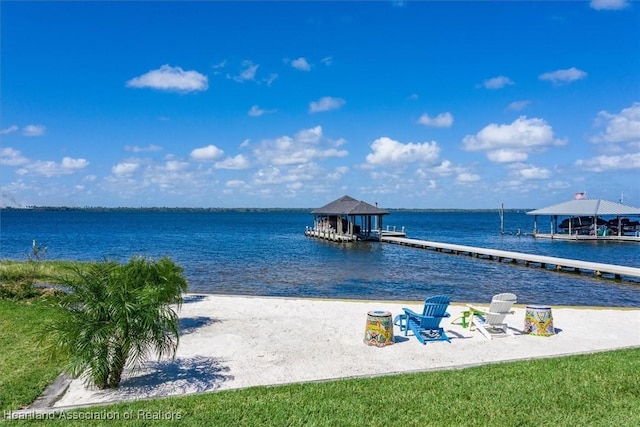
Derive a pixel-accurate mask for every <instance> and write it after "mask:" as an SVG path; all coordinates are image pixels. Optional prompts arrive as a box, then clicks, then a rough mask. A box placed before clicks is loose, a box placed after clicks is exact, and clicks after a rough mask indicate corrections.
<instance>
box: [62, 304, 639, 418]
mask: <svg viewBox="0 0 640 427" xmlns="http://www.w3.org/2000/svg"><path fill="white" fill-rule="evenodd" d="M480 305H482V304H480ZM485 306H486V304H485ZM402 307H409V308H411V309H413V310H416V311H421V309H422V303H421V302H405V303H401V302H389V301H344V300H311V299H297V298H269V297H246V296H219V295H193V294H190V295H188V296H187V297H186V298H185V303H184V304H183V306H182V308H181V310H180V312H179V315H180V319H181V328H182V335H181V338H180V344H179V347H178V351H177V354H176V358H175V360H169V359H166V360H160V361H157V360H154V361H150V362H148V363H147V364H146V365H145V366H144V367H143V368H142V369H140V370H138V371H127V372H126V373H125V377H124V379H123V381H122V383H121V387H120V388H119V389H117V390H108V391H105V390H97V389H94V388H91V387H87V386H85V384H84V382H83V381H82V380H81V379H76V380H73V381H71V383H70V385H69V387H68V388H67V389H66V392H65V393H64V394H63V395H62V397H60V399H59V400H58V401H57V402H55V404H54V405H53V406H54V407H55V408H57V409H62V408H67V407H74V406H78V405H81V406H83V405H88V404H99V403H105V402H115V401H123V400H134V399H140V398H152V397H160V396H170V395H185V394H191V393H202V392H211V391H218V390H229V389H238V388H244V387H251V386H260V385H275V384H286V383H296V382H305V381H323V380H333V379H339V378H350V377H368V376H377V375H386V374H394V373H401V372H414V371H429V370H438V369H455V368H464V367H468V366H475V365H480V364H486V363H495V362H501V361H512V360H525V359H533V358H544V357H552V356H561V355H569V354H580V353H590V352H597V351H604V350H612V349H620V348H626V347H638V346H640V310H638V309H613V308H612V309H608V308H570V307H552V314H553V323H554V327H555V330H556V334H555V335H552V336H548V337H541V336H532V335H529V334H525V333H524V332H523V328H524V317H525V311H526V308H525V307H524V306H515V307H514V309H515V313H514V314H512V315H509V316H508V317H507V323H508V325H509V329H510V331H511V332H512V333H513V335H512V336H509V337H505V338H497V339H493V340H488V339H486V338H484V337H483V336H482V335H481V334H480V333H479V332H477V331H469V330H468V329H466V328H463V327H462V326H461V325H460V324H459V319H458V320H455V319H456V318H457V317H458V316H459V315H460V313H461V312H462V311H463V310H464V309H465V304H455V303H453V304H452V305H451V306H450V307H449V310H448V311H449V313H451V317H450V318H448V319H444V320H443V321H442V323H441V325H442V326H443V327H444V329H445V331H446V333H447V334H448V336H449V337H450V338H451V342H450V343H448V342H446V341H437V342H430V343H428V344H426V345H422V344H421V343H419V342H418V340H417V339H416V338H414V337H413V336H411V335H409V336H408V337H405V336H404V335H403V333H401V332H400V331H399V329H398V327H395V329H394V334H395V343H394V344H393V345H389V346H385V347H374V346H369V345H367V344H365V343H364V342H363V338H364V331H365V324H366V320H367V313H368V312H369V311H371V310H384V311H390V312H391V313H392V314H393V315H394V316H395V315H396V314H399V313H401V312H402ZM454 321H455V322H454Z"/></svg>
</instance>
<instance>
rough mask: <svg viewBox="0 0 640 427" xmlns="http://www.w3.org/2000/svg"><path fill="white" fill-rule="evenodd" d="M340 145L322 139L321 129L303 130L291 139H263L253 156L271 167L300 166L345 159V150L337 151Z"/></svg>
mask: <svg viewBox="0 0 640 427" xmlns="http://www.w3.org/2000/svg"><path fill="white" fill-rule="evenodd" d="M340 144H341V140H338V141H337V142H334V141H329V140H326V139H325V138H323V135H322V127H321V126H315V127H313V128H309V129H303V130H301V131H299V132H298V133H296V134H295V135H294V136H293V137H290V136H281V137H279V138H276V139H265V140H263V141H262V142H261V143H260V144H259V145H258V146H257V147H255V148H254V150H253V154H254V156H255V157H256V159H258V161H260V162H262V163H266V164H271V165H278V166H282V165H301V164H308V163H311V162H312V161H315V160H322V159H327V158H335V157H345V156H346V155H347V154H348V153H347V151H346V150H338V149H336V148H335V146H338V145H340Z"/></svg>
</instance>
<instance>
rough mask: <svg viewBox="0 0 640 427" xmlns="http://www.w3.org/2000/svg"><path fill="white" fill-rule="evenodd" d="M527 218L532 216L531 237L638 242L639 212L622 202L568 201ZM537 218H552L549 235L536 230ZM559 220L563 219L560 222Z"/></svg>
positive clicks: (597, 200)
mask: <svg viewBox="0 0 640 427" xmlns="http://www.w3.org/2000/svg"><path fill="white" fill-rule="evenodd" d="M527 215H533V217H534V220H533V236H534V237H543V238H551V239H565V240H625V241H637V242H640V222H639V221H638V218H637V217H640V209H638V208H634V207H632V206H627V205H623V204H621V203H615V202H610V201H607V200H601V199H579V200H570V201H568V202H564V203H559V204H557V205H553V206H549V207H546V208H542V209H536V210H533V211H530V212H527ZM538 216H549V217H551V222H550V230H549V233H543V232H540V230H539V229H538V224H537V218H538ZM561 217H565V218H564V219H562V221H559V218H561ZM629 217H631V218H629ZM634 217H635V219H634Z"/></svg>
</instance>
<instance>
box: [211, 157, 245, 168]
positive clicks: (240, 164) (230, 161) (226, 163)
mask: <svg viewBox="0 0 640 427" xmlns="http://www.w3.org/2000/svg"><path fill="white" fill-rule="evenodd" d="M249 166H250V165H249V159H247V158H246V156H244V155H242V154H238V155H237V156H235V157H227V158H226V159H224V160H222V161H220V162H216V163H215V165H214V167H215V168H216V169H234V170H240V169H248V168H249Z"/></svg>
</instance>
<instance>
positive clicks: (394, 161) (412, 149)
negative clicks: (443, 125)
mask: <svg viewBox="0 0 640 427" xmlns="http://www.w3.org/2000/svg"><path fill="white" fill-rule="evenodd" d="M371 150H372V153H370V154H367V157H366V162H367V165H370V166H381V167H384V166H398V165H405V164H409V163H420V164H432V163H434V162H435V161H437V159H438V155H439V154H440V147H438V143H437V142H435V141H432V142H422V143H413V142H409V143H406V144H403V143H401V142H399V141H395V140H393V139H391V138H388V137H386V136H383V137H382V138H378V139H376V140H375V141H373V143H372V144H371Z"/></svg>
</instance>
